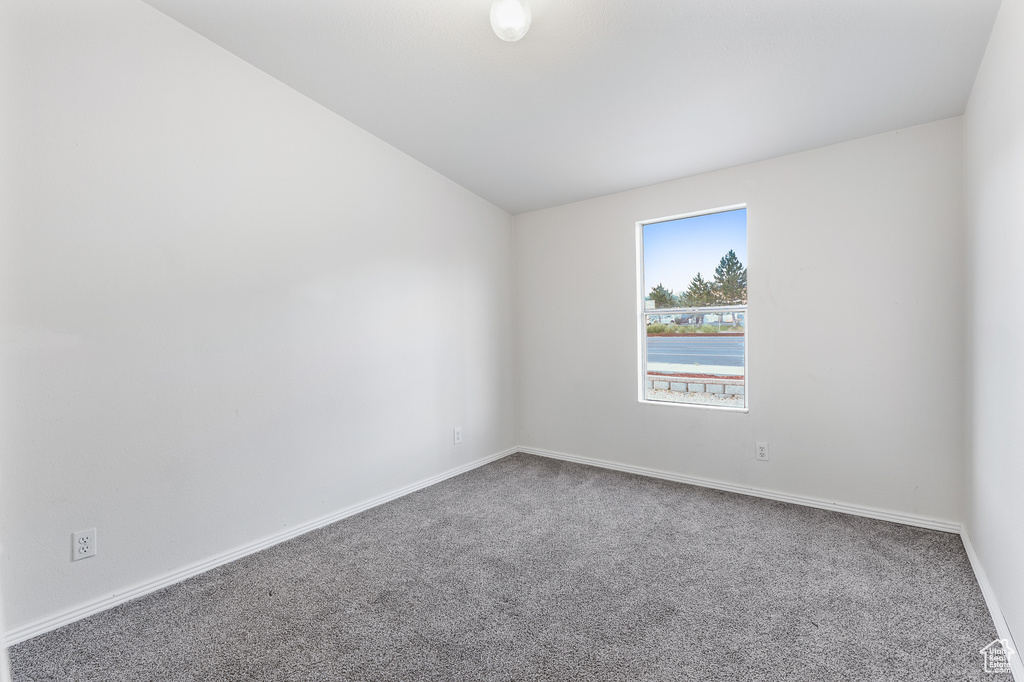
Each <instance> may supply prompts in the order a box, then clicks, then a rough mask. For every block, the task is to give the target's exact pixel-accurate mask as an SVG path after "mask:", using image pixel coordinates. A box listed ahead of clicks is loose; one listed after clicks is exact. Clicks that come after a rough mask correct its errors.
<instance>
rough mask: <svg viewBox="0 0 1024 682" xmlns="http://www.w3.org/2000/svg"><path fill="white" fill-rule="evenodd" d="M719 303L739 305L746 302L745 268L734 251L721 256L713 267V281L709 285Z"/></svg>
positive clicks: (730, 250)
mask: <svg viewBox="0 0 1024 682" xmlns="http://www.w3.org/2000/svg"><path fill="white" fill-rule="evenodd" d="M711 286H712V288H713V290H714V293H715V299H716V300H717V302H718V304H719V305H739V304H742V303H746V302H747V269H746V268H745V267H743V263H741V262H740V259H739V258H737V257H736V252H735V251H733V250H732V249H729V253H727V254H725V255H724V256H722V260H721V261H719V263H718V267H717V268H715V281H714V283H713V284H712V285H711Z"/></svg>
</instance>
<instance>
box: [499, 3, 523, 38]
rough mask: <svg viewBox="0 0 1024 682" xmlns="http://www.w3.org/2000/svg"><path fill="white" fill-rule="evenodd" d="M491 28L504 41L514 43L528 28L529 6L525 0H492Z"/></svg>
mask: <svg viewBox="0 0 1024 682" xmlns="http://www.w3.org/2000/svg"><path fill="white" fill-rule="evenodd" d="M491 28H493V29H494V33H495V34H497V36H498V37H499V38H501V39H502V40H504V41H507V42H510V43H514V42H515V41H517V40H519V39H520V38H522V37H523V36H524V35H526V32H527V31H528V30H530V6H529V5H527V4H526V0H494V4H492V5H491Z"/></svg>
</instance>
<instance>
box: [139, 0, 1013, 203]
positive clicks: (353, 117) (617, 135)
mask: <svg viewBox="0 0 1024 682" xmlns="http://www.w3.org/2000/svg"><path fill="white" fill-rule="evenodd" d="M145 1H146V2H147V3H148V4H149V5H151V6H153V7H155V8H156V9H158V10H160V11H161V12H163V13H165V14H167V15H168V16H170V17H171V18H173V19H175V20H177V21H179V22H181V23H182V24H184V25H185V26H188V27H190V28H191V29H193V30H195V31H196V32H198V33H200V34H201V35H203V36H206V37H207V38H209V39H210V40H212V41H213V42H215V43H217V44H219V45H221V46H222V47H224V48H226V49H227V50H229V51H231V52H233V53H234V54H236V55H238V56H239V57H241V58H242V59H244V60H245V61H247V62H249V63H251V64H253V65H254V66H256V67H257V68H259V69H261V70H263V71H265V72H266V73H268V74H270V75H271V76H273V77H275V78H277V79H279V80H280V81H282V82H284V83H286V84H287V85H289V86H291V87H293V88H294V89H296V90H298V91H299V92H301V93H303V94H305V95H306V96H308V97H310V98H312V99H313V100H316V101H317V102H319V103H321V104H322V105H324V106H325V107H327V108H329V109H331V110H333V111H335V112H336V113H338V114H339V115H341V116H343V117H344V118H346V119H348V120H350V121H352V122H353V123H355V124H356V125H358V126H360V127H362V128H364V129H365V130H367V131H369V132H370V133H372V134H374V135H376V136H377V137H379V138H381V139H383V140H385V141H387V142H389V143H390V144H392V145H394V146H395V147H397V148H399V149H401V150H402V151H404V152H406V153H407V154H409V155H411V156H413V157H414V158H416V159H418V160H420V161H422V162H423V163H425V164H427V165H428V166H430V167H432V168H434V169H435V170H437V171H439V172H440V173H442V174H444V175H446V176H448V177H449V178H451V179H452V180H454V181H456V182H458V183H459V184H461V185H463V186H464V187H466V188H468V189H470V190H472V191H473V192H475V193H477V194H479V195H480V196H482V197H484V198H486V199H488V200H489V201H491V202H493V203H494V204H496V205H498V206H500V207H502V208H504V209H505V210H507V211H509V212H510V213H521V212H524V211H530V210H534V209H539V208H545V207H549V206H554V205H559V204H564V203H568V202H572V201H576V200H580V199H586V198H590V197H594V196H600V195H603V194H609V193H612V192H617V191H622V190H626V189H631V188H634V187H639V186H644V185H649V184H653V183H656V182H661V181H665V180H670V179H674V178H678V177H684V176H688V175H693V174H696V173H702V172H706V171H710V170H715V169H719V168H726V167H730V166H735V165H739V164H743V163H749V162H753V161H758V160H762V159H767V158H772V157H775V156H780V155H784V154H789V153H793V152H797V151H802V150H806V149H811V148H814V147H820V146H823V145H827V144H833V143H836V142H841V141H844V140H850V139H855V138H858V137H863V136H865V135H871V134H874V133H879V132H884V131H887V130H893V129H896V128H902V127H906V126H911V125H916V124H919V123H925V122H928V121H934V120H939V119H942V118H947V117H950V116H957V115H959V114H962V113H963V111H964V107H965V106H966V103H967V98H968V96H969V94H970V90H971V86H972V83H973V80H974V76H975V74H976V73H977V71H978V67H979V65H980V62H981V58H982V55H983V53H984V50H985V45H986V42H987V40H988V36H989V33H990V32H991V29H992V25H993V23H994V21H995V15H996V12H997V10H998V6H999V0H638V1H636V2H624V1H623V0H532V2H531V7H532V9H533V26H532V28H531V29H530V32H529V33H528V34H527V35H526V37H525V38H523V39H522V40H521V41H519V42H517V43H505V42H503V41H501V40H499V39H498V38H497V37H496V36H495V35H494V34H493V33H492V32H491V29H490V24H489V20H488V12H489V7H490V3H489V2H488V1H487V0H396V1H394V2H382V1H381V0H145Z"/></svg>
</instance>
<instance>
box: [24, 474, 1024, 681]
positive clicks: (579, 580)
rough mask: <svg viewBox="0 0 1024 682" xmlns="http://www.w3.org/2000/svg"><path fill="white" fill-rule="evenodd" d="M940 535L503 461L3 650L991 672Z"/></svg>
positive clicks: (600, 675)
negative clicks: (984, 668) (984, 664)
mask: <svg viewBox="0 0 1024 682" xmlns="http://www.w3.org/2000/svg"><path fill="white" fill-rule="evenodd" d="M995 638H996V631H995V627H994V626H993V624H992V620H991V618H990V616H989V614H988V612H987V610H986V608H985V604H984V601H983V598H982V596H981V592H980V590H979V588H978V585H977V583H976V581H975V579H974V577H973V574H972V572H971V568H970V565H969V563H968V560H967V556H966V555H965V553H964V549H963V545H962V544H961V542H960V538H959V537H958V536H956V535H951V534H948V533H941V532H936V531H929V530H921V529H918V528H911V527H908V526H901V525H898V524H893V523H886V522H883V521H874V520H870V519H864V518H859V517H854V516H847V515H843V514H837V513H833V512H826V511H821V510H817V509H809V508H805V507H798V506H794V505H789V504H784V503H780V502H773V501H769V500H761V499H757V498H752V497H745V496H741V495H735V494H731V493H723V492H718V491H714V490H707V489H703V488H696V487H692V486H687V485H682V484H678V483H671V482H666V481H660V480H655V479H649V478H643V477H640V476H633V475H629V474H621V473H617V472H611V471H605V470H602V469H595V468H591V467H586V466H581V465H577V464H571V463H566V462H560V461H554V460H547V459H543V458H538V457H533V456H529V455H523V454H519V455H513V456H511V457H507V458H505V459H502V460H499V461H497V462H494V463H492V464H490V465H488V466H486V467H482V468H480V469H476V470H474V471H471V472H469V473H467V474H463V475H462V476H459V477H457V478H454V479H451V480H449V481H446V482H443V483H440V484H438V485H435V486H433V487H430V488H428V489H425V490H422V491H420V492H417V493H414V494H412V495H409V496H406V497H404V498H401V499H398V500H395V501H393V502H389V503H388V504H385V505H382V506H380V507H376V508H374V509H371V510H369V511H366V512H363V513H362V514H359V515H357V516H354V517H351V518H349V519H345V520H343V521H341V522H338V523H336V524H334V525H332V526H330V527H328V528H324V529H321V530H318V531H314V532H312V533H309V534H307V535H304V536H302V537H300V538H296V539H294V540H292V541H289V542H287V543H284V544H281V545H278V546H276V547H273V548H271V549H268V550H265V551H263V552H260V553H258V554H255V555H252V556H249V557H246V558H244V559H240V560H238V561H236V562H234V563H232V564H229V565H226V566H222V567H221V568H218V569H216V570H213V571H210V572H209V573H205V574H203V575H201V576H198V577H196V578H192V579H190V580H188V581H186V582H184V583H180V584H178V585H174V586H172V587H169V588H166V589H164V590H161V591H160V592H158V593H155V594H152V595H149V596H146V597H143V598H140V599H138V600H135V601H132V602H130V603H127V604H124V605H122V606H120V607H117V608H115V609H112V610H110V611H107V612H104V613H102V614H99V615H96V616H93V617H91V618H88V619H85V620H82V621H79V622H77V623H74V624H72V625H69V626H66V627H64V628H61V629H60V630H57V631H54V632H51V633H48V634H46V635H42V636H40V637H37V638H35V639H33V640H30V641H27V642H24V643H22V644H19V645H17V646H15V647H13V648H12V650H11V652H10V653H11V665H12V668H13V671H14V680H15V682H29V681H30V680H32V681H37V682H38V681H42V680H59V681H60V682H67V681H71V680H97V681H99V680H102V681H103V682H116V681H120V680H133V681H135V680H144V681H150V680H195V681H200V680H202V681H204V682H206V681H219V680H225V681H242V680H247V681H248V680H260V681H264V680H274V681H284V680H289V681H294V682H316V681H320V680H360V681H367V682H369V681H371V680H389V681H391V680H394V681H401V682H406V681H410V682H411V681H416V680H438V681H442V680H443V681H446V682H447V681H455V680H494V681H499V680H501V681H517V682H518V681H520V680H522V681H532V680H552V681H559V682H562V681H566V680H594V681H599V680H609V681H611V680H616V681H622V682H632V681H634V680H636V681H639V680H644V681H647V680H651V681H653V680H666V681H668V680H671V681H673V682H675V681H678V680H700V681H702V682H704V681H708V680H743V681H744V682H746V681H760V680H900V681H905V680H927V681H929V682H937V681H940V680H957V681H958V682H959V681H961V680H982V679H988V680H999V679H1004V678H1008V676H994V675H986V674H984V673H983V672H982V660H981V656H980V655H979V654H978V650H979V649H981V648H982V647H983V646H985V645H986V644H988V643H989V642H990V641H991V640H993V639H995Z"/></svg>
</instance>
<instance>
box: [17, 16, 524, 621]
mask: <svg viewBox="0 0 1024 682" xmlns="http://www.w3.org/2000/svg"><path fill="white" fill-rule="evenodd" d="M4 8H5V9H4V11H3V14H4V16H2V17H0V19H2V20H3V21H4V22H5V24H6V34H5V35H4V36H3V37H2V40H0V46H2V47H0V50H2V53H3V54H2V57H3V61H5V62H6V63H7V67H8V69H7V71H6V72H5V82H4V83H3V84H2V85H3V89H4V90H5V91H6V92H7V93H9V94H10V97H9V98H8V99H7V100H6V101H5V106H6V109H5V110H4V111H3V112H2V113H0V120H2V121H4V122H5V126H4V128H5V129H4V135H5V139H4V140H3V143H4V144H3V146H2V153H3V163H2V166H3V168H2V172H3V174H4V175H3V177H2V180H3V182H2V187H3V190H2V191H3V192H4V195H3V197H2V200H3V202H4V203H3V209H4V214H3V216H2V232H0V240H2V241H0V248H2V250H0V287H2V289H0V292H2V309H0V333H2V337H0V338H2V346H0V348H2V351H0V352H2V355H0V368H2V372H3V375H2V383H0V415H2V417H0V419H2V424H0V439H2V440H0V451H2V462H0V466H2V470H3V479H2V490H0V497H2V502H0V505H2V506H0V512H2V515H3V516H2V542H3V545H4V553H3V556H2V562H3V563H2V582H3V585H4V590H5V597H6V600H7V603H6V613H5V620H6V624H7V625H8V626H9V627H11V628H19V627H22V626H24V625H25V624H27V623H31V622H34V621H36V620H38V619H43V618H46V617H49V616H52V615H53V614H56V613H59V612H61V611H63V610H65V609H68V608H70V607H71V606H73V605H76V604H80V603H84V602H88V601H90V600H94V599H96V598H99V597H104V596H110V595H111V594H116V593H117V592H118V591H119V590H122V589H123V588H125V587H126V586H129V585H132V584H135V583H139V582H143V581H146V580H150V579H152V578H154V577H156V576H159V575H160V574H162V573H164V572H166V571H169V570H172V569H177V568H179V567H182V566H185V565H187V564H189V563H191V562H194V561H199V560H202V559H205V558H207V557H210V556H214V555H217V554H220V553H223V552H225V551H227V550H230V549H232V548H235V547H239V546H243V545H245V544H247V543H250V542H253V541H255V540H257V539H259V538H263V537H266V536H270V535H272V534H275V533H278V532H280V531H282V530H284V529H287V528H289V527H294V526H296V525H298V524H301V523H302V522H305V521H308V520H311V519H314V518H316V517H319V516H321V515H326V514H329V513H331V512H334V511H336V510H339V509H341V508H344V507H346V506H348V505H352V504H354V503H357V502H360V501H363V500H367V499H369V498H372V497H375V496H377V495H380V494H383V493H386V492H389V491H392V490H394V489H397V488H399V487H402V486H405V485H407V484H410V483H413V482H416V481H419V480H422V479H424V478H427V477H429V476H432V475H436V474H439V473H441V472H444V471H447V470H450V469H453V468H455V467H457V466H459V465H463V464H466V463H468V462H470V461H473V460H476V459H479V458H481V457H484V456H487V455H491V454H493V453H497V452H500V451H502V450H504V449H506V448H509V447H511V446H512V445H513V444H514V443H515V435H514V419H515V400H514V384H513V378H512V377H513V344H512V341H511V338H512V334H511V328H512V320H513V318H512V294H513V292H512V232H511V218H510V216H508V214H506V213H505V212H503V211H501V210H499V209H497V208H495V207H494V206H492V205H490V204H488V203H487V202H485V201H483V200H482V199H480V198H478V197H476V196H474V195H472V194H470V193H469V192H468V191H466V190H464V189H462V188H460V187H458V186H456V185H455V184H454V183H452V182H451V181H449V180H447V179H445V178H443V177H441V176H440V175H438V174H437V173H435V172H433V171H431V170H429V169H428V168H426V167H424V166H422V165H421V164H419V163H417V162H415V161H413V160H412V159H410V158H409V157H407V156H405V155H404V154H402V153H400V152H398V151H397V150H395V149H393V148H391V147H389V146H388V145H386V144H384V143H383V142H381V141H380V140H378V139H376V138H374V137H372V136H370V135H369V134H367V133H365V132H363V131H361V130H359V129H357V128H356V127H354V126H353V125H351V124H349V123H348V122H346V121H344V120H342V119H340V118H338V117H337V116H336V115H334V114H332V113H330V112H329V111H327V110H325V109H323V108H322V107H320V106H318V105H317V104H315V103H313V102H312V101H310V100H308V99H306V98H304V97H302V96H300V95H299V94H297V93H295V92H294V91H292V90H290V89H288V88H287V87H285V86H284V85H282V84H280V83H279V82H277V81H274V80H273V79H271V78H269V77H268V76H266V75H265V74H263V73H261V72H259V71H257V70H256V69H254V68H253V67H251V66H249V65H247V64H245V63H243V62H242V61H240V60H239V59H237V58H235V57H233V56H232V55H230V54H228V53H227V52H225V51H224V50H222V49H220V48H218V47H216V46H214V45H213V44H211V43H209V42H207V41H206V40H204V39H203V38H201V37H199V36H198V35H196V34H194V33H193V32H191V31H189V30H187V29H185V28H184V27H182V26H180V25H178V24H176V23H174V22H173V21H171V20H170V19H168V18H166V17H165V16H163V15H161V14H159V13H158V12H156V11H155V10H153V9H152V8H150V7H148V6H146V5H143V4H141V3H138V2H134V1H131V0H90V1H88V2H81V1H73V0H31V1H29V0H19V1H17V2H9V3H5V4H4ZM455 425H461V426H463V427H464V429H465V441H464V442H463V444H461V445H459V446H454V445H453V444H452V431H451V429H452V427H453V426H455ZM93 526H95V527H97V528H98V529H99V530H98V547H99V556H97V557H96V558H94V559H88V560H85V561H80V562H76V563H74V564H72V563H71V562H70V561H69V558H70V534H71V532H72V531H75V530H80V529H84V528H89V527H93Z"/></svg>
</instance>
